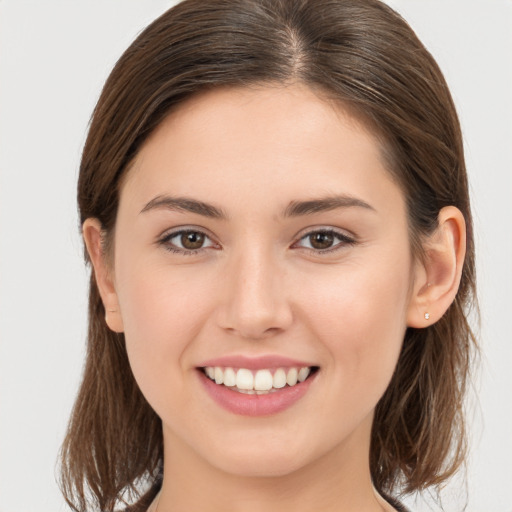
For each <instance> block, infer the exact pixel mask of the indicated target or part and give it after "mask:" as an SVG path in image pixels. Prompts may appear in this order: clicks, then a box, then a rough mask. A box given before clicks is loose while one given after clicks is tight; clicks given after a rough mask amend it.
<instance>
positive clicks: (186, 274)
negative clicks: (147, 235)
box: [116, 264, 214, 409]
mask: <svg viewBox="0 0 512 512" xmlns="http://www.w3.org/2000/svg"><path fill="white" fill-rule="evenodd" d="M125 268H126V269H127V270H128V269H130V271H129V273H124V272H123V266H120V270H119V274H118V275H119V281H118V287H117V289H118V297H119V304H120V309H121V312H122V316H123V324H124V334H125V340H126V347H127V352H128V357H129V360H130V365H131V367H132V371H133V373H134V376H135V378H136V380H137V382H138V384H139V386H140V388H141V390H142V392H143V393H144V395H145V396H146V398H147V399H148V401H149V402H150V403H151V404H152V405H153V406H154V407H155V408H157V409H158V402H159V401H160V400H163V399H164V398H165V388H163V387H162V385H161V384H162V383H163V382H166V383H168V384H169V385H170V386H172V388H173V389H174V390H176V391H179V389H180V388H181V386H182V384H183V382H182V380H181V378H180V377H181V375H183V371H186V370H187V369H188V368H189V366H190V365H188V366H187V363H188V360H187V357H186V355H187V349H189V348H190V347H191V346H193V344H194V340H195V339H196V337H197V335H198V333H199V331H200V328H201V325H202V323H203V321H204V319H205V318H207V317H208V315H209V313H210V311H211V307H212V304H211V297H212V296H214V294H213V290H209V288H212V289H213V288H214V283H212V282H211V280H208V279H203V280H202V283H203V285H202V286H201V287H198V286H197V284H198V282H197V279H194V278H193V276H192V274H191V272H192V270H191V269H187V268H183V269H179V270H177V271H176V270H175V271H171V270H170V269H169V268H162V266H154V267H152V266H150V265H145V266H144V268H139V269H138V270H133V269H134V268H136V267H133V266H131V265H129V264H127V265H126V267H125ZM116 276H117V273H116Z"/></svg>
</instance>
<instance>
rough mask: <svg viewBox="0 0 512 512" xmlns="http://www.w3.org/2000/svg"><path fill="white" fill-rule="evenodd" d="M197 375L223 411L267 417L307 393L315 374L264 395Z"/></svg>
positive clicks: (200, 374) (200, 373) (285, 407)
mask: <svg viewBox="0 0 512 512" xmlns="http://www.w3.org/2000/svg"><path fill="white" fill-rule="evenodd" d="M198 373H199V376H200V380H201V382H202V383H203V386H204V387H205V389H206V391H207V392H208V394H209V395H210V396H211V397H212V398H213V400H214V401H215V402H217V403H218V404H219V405H220V406H221V407H223V408H224V409H226V410H228V411H230V412H232V413H234V414H240V415H242V416H269V415H271V414H277V413H279V412H281V411H284V410H285V409H288V408H289V407H291V406H292V405H293V404H294V403H295V402H297V401H298V400H300V399H301V398H302V397H303V396H304V395H305V394H306V393H307V391H308V389H309V386H310V385H311V382H312V381H313V380H314V378H315V377H316V374H317V372H315V373H314V374H313V375H311V376H310V377H309V378H307V379H306V380H305V381H304V382H301V383H298V384H296V385H295V386H286V387H284V388H281V389H280V390H278V391H274V392H272V393H267V394H264V395H257V394H254V395H248V394H246V393H239V392H238V391H233V390H231V389H229V388H227V387H226V386H223V385H222V384H215V382H213V381H212V380H211V379H209V378H208V377H207V376H206V375H205V374H204V373H203V372H202V371H201V370H199V372H198Z"/></svg>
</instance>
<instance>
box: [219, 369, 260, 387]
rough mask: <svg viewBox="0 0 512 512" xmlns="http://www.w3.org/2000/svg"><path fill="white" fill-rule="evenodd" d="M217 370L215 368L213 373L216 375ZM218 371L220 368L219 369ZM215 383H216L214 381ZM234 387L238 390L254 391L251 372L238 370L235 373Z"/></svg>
mask: <svg viewBox="0 0 512 512" xmlns="http://www.w3.org/2000/svg"><path fill="white" fill-rule="evenodd" d="M217 368H218V367H216V368H215V373H217ZM219 370H220V368H219ZM221 371H222V370H221ZM215 382H217V381H215ZM236 387H237V388H238V389H247V390H253V389H254V377H253V375H252V372H251V370H246V369H245V368H240V370H238V371H237V372H236Z"/></svg>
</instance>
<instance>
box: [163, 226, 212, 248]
mask: <svg viewBox="0 0 512 512" xmlns="http://www.w3.org/2000/svg"><path fill="white" fill-rule="evenodd" d="M191 232H192V233H200V234H202V235H204V236H205V238H207V239H208V240H209V241H210V242H211V245H208V246H206V247H200V248H199V249H184V248H181V247H177V246H174V245H173V244H171V243H170V240H172V239H173V238H175V237H176V236H178V235H181V234H183V233H191ZM156 243H157V244H158V245H162V246H164V248H165V249H167V250H168V251H170V252H174V253H178V254H184V255H194V254H198V253H200V252H203V251H205V250H207V249H211V248H214V249H217V248H219V244H218V242H216V241H215V239H214V237H213V236H212V235H211V234H210V233H209V232H208V230H206V229H204V228H200V227H198V226H179V227H176V228H171V229H168V230H166V231H164V232H163V233H162V234H161V235H160V236H159V237H158V238H157V241H156Z"/></svg>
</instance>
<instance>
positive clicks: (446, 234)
mask: <svg viewBox="0 0 512 512" xmlns="http://www.w3.org/2000/svg"><path fill="white" fill-rule="evenodd" d="M423 249H424V252H425V258H424V260H423V261H418V263H417V266H416V269H415V276H414V277H415V279H414V288H413V294H412V297H411V301H410V303H409V310H408V314H407V325H408V327H416V328H421V327H428V326H429V325H431V324H433V323H435V322H437V321H438V320H439V319H440V318H441V317H442V316H443V315H444V313H445V312H446V310H447V309H448V308H449V307H450V305H451V304H452V302H453V301H454V299H455V296H456V294H457V290H458V289H459V283H460V278H461V275H462V265H463V263H464V257H465V255H466V222H465V220H464V216H463V215H462V213H461V211H460V210H459V209H458V208H456V207H455V206H446V207H445V208H443V209H442V210H441V211H440V212H439V216H438V227H437V229H436V230H435V231H434V233H432V235H431V236H429V237H428V238H427V239H426V240H425V241H424V242H423Z"/></svg>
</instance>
